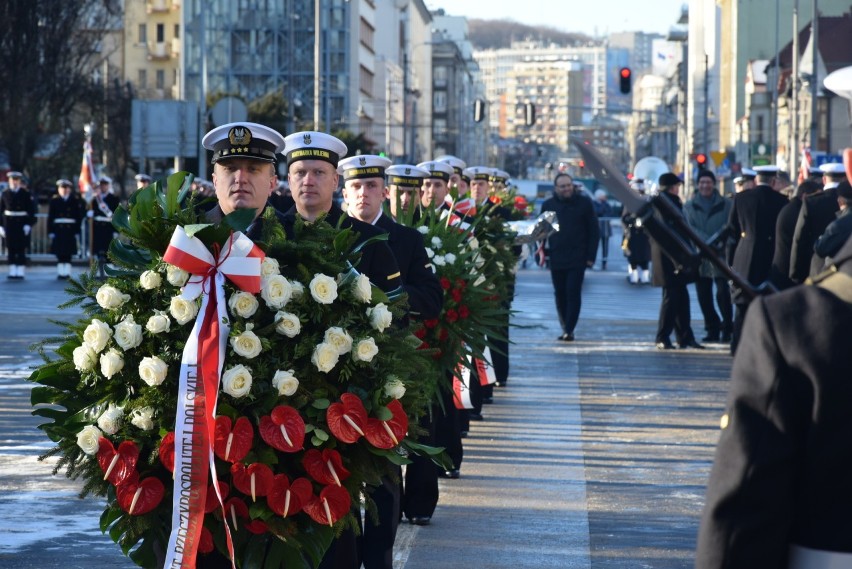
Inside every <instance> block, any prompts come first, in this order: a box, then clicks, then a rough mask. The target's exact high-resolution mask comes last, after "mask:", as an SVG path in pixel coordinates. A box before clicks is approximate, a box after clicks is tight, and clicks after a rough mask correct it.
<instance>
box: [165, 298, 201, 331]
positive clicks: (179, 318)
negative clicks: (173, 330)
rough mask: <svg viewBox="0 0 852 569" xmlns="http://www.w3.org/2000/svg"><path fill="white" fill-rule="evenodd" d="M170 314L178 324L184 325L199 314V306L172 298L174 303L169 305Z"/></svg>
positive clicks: (190, 301) (188, 301)
mask: <svg viewBox="0 0 852 569" xmlns="http://www.w3.org/2000/svg"><path fill="white" fill-rule="evenodd" d="M169 313H170V314H171V315H172V318H174V319H175V321H176V322H177V323H178V324H180V325H184V324H186V323H187V322H189V321H190V320H192V319H193V318H195V316H196V315H197V314H198V305H197V304H196V303H195V301H192V300H184V299H182V298H181V297H179V296H175V297H172V302H171V303H170V304H169Z"/></svg>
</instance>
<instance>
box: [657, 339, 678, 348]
mask: <svg viewBox="0 0 852 569" xmlns="http://www.w3.org/2000/svg"><path fill="white" fill-rule="evenodd" d="M657 349H658V350H674V349H675V347H674V344H672V343H671V342H670V341H669V340H664V341H662V342H657Z"/></svg>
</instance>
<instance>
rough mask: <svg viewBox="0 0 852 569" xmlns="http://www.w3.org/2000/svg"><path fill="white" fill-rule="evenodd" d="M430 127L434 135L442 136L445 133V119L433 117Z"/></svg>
mask: <svg viewBox="0 0 852 569" xmlns="http://www.w3.org/2000/svg"><path fill="white" fill-rule="evenodd" d="M432 128H433V132H434V133H435V136H440V137H444V136H446V134H447V119H434V120H433V121H432Z"/></svg>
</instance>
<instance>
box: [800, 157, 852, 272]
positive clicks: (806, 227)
mask: <svg viewBox="0 0 852 569" xmlns="http://www.w3.org/2000/svg"><path fill="white" fill-rule="evenodd" d="M820 170H822V171H823V181H824V185H823V190H822V192H819V193H816V194H814V195H812V196H811V197H809V198H808V199H807V200H806V201H804V202H803V203H802V210H801V211H800V212H799V219H798V221H797V222H796V230H795V231H794V233H793V247H792V250H791V252H790V278H791V279H792V280H793V282H795V283H796V284H800V283H803V282H805V279H806V278H808V276H814V275H816V274H817V273H819V272H820V271H822V268H823V266H824V265H825V259H824V258H823V257H820V256H818V255H814V243H816V240H817V239H818V238H819V236H820V235H822V234H823V232H824V231H825V228H826V227H828V224H829V223H831V222H832V221H834V219H835V215H836V214H837V210H838V207H839V206H838V205H837V186H838V185H839V184H840V182H842V181H844V180H845V179H846V170H845V169H844V168H843V164H823V165H822V166H820Z"/></svg>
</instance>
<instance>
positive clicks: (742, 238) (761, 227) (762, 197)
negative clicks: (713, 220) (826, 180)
mask: <svg viewBox="0 0 852 569" xmlns="http://www.w3.org/2000/svg"><path fill="white" fill-rule="evenodd" d="M755 171H756V172H757V179H756V181H757V186H755V187H754V188H752V189H750V190H744V191H742V192H740V193H738V194H736V195H735V196H734V203H733V205H732V206H731V213H730V216H729V217H728V226H729V227H730V234H731V245H730V248H729V257H730V258H729V259H728V262H729V264H730V265H731V267H732V268H733V269H734V270H735V271H736V272H737V273H739V274H740V276H742V277H743V278H744V279H746V280H747V281H748V282H749V283H751V284H752V285H753V286H760V285H761V284H763V283H764V281H766V280H767V279H769V277H770V275H771V270H772V257H773V256H774V255H775V225H776V223H777V220H778V214H779V213H780V212H781V209H782V208H783V207H784V206H785V205H787V202H788V200H787V198H786V197H785V196H784V195H782V194H781V193H779V190H780V189H781V186H782V183H781V181H780V180H779V179H778V176H777V175H776V174H777V173H778V171H779V170H778V166H771V165H770V166H757V167H756V168H755ZM747 307H748V301H747V300H746V299H745V298H743V297H742V296H741V295H737V296H736V297H735V298H734V309H735V310H734V330H733V338H732V339H731V353H734V352H735V351H736V349H737V342H738V341H739V333H740V331H741V330H742V325H743V319H744V318H745V311H746V308H747Z"/></svg>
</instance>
